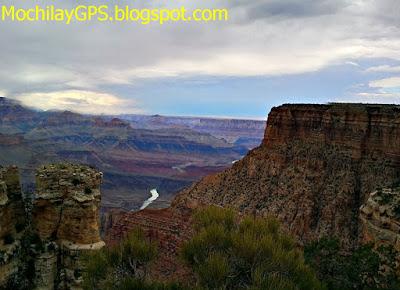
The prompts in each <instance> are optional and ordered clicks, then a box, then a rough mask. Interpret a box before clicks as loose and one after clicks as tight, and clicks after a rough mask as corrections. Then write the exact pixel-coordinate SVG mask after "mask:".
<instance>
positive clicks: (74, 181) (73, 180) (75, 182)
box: [72, 178, 81, 186]
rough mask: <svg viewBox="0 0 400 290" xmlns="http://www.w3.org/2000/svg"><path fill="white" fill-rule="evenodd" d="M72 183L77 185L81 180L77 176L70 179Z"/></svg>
mask: <svg viewBox="0 0 400 290" xmlns="http://www.w3.org/2000/svg"><path fill="white" fill-rule="evenodd" d="M72 184H73V185H74V186H78V185H79V184H81V181H80V180H79V179H78V178H74V179H72Z"/></svg>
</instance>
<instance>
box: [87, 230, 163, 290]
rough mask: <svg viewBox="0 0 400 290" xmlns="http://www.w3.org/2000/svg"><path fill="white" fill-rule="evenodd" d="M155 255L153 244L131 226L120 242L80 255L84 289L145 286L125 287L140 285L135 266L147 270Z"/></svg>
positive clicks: (155, 249)
mask: <svg viewBox="0 0 400 290" xmlns="http://www.w3.org/2000/svg"><path fill="white" fill-rule="evenodd" d="M156 255H157V246H156V244H155V243H153V242H149V241H148V240H147V239H146V238H145V235H144V233H143V231H142V230H140V229H134V230H133V231H132V232H130V233H129V234H128V235H127V236H126V237H125V238H124V239H123V240H122V242H121V243H120V244H119V245H117V246H114V247H109V248H103V249H102V250H100V251H95V252H92V253H89V254H87V255H85V256H84V257H83V259H82V260H83V264H84V268H85V271H84V273H83V275H82V276H83V280H84V283H83V286H84V289H93V290H94V289H96V290H97V289H147V288H134V287H133V286H132V287H133V288H125V286H126V285H142V284H140V283H144V281H143V279H144V277H142V276H141V275H139V271H138V269H139V268H140V269H141V270H142V272H143V271H144V273H146V267H147V264H148V263H149V262H150V261H152V260H153V259H154V258H155V257H156ZM135 283H136V284H135ZM125 284H126V285H125ZM124 285H125V286H124ZM135 287H136V286H135ZM148 289H152V288H148ZM154 289H156V288H154ZM157 289H158V288H157ZM159 289H163V288H159Z"/></svg>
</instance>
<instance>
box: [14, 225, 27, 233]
mask: <svg viewBox="0 0 400 290" xmlns="http://www.w3.org/2000/svg"><path fill="white" fill-rule="evenodd" d="M24 229H25V224H24V223H17V224H16V225H15V230H16V231H17V233H20V232H22V231H23V230H24Z"/></svg>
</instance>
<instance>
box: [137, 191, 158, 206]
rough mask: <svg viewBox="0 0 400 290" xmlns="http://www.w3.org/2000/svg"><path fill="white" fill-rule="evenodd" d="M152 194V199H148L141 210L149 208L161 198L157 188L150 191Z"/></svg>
mask: <svg viewBox="0 0 400 290" xmlns="http://www.w3.org/2000/svg"><path fill="white" fill-rule="evenodd" d="M150 193H151V197H149V199H147V200H145V202H143V204H142V206H141V207H140V210H142V209H145V208H146V207H148V206H149V205H150V204H152V203H153V201H155V200H156V199H157V198H158V197H159V196H160V195H159V194H158V192H157V189H156V188H154V189H152V190H150Z"/></svg>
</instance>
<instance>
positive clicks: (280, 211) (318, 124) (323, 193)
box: [172, 104, 400, 247]
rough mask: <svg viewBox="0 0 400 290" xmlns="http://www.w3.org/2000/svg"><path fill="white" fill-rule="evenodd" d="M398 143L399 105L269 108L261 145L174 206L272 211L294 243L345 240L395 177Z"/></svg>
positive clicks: (399, 165) (352, 240)
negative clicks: (362, 208) (373, 199)
mask: <svg viewBox="0 0 400 290" xmlns="http://www.w3.org/2000/svg"><path fill="white" fill-rule="evenodd" d="M399 144H400V107H399V106H392V105H362V104H329V105H283V106H280V107H276V108H273V109H272V111H271V113H270V114H269V117H268V121H267V127H266V130H265V137H264V140H263V142H262V144H261V146H260V147H258V148H256V149H254V150H252V151H251V152H250V153H249V154H248V155H247V156H246V157H245V158H244V159H242V160H241V161H239V162H237V163H236V164H234V165H233V167H232V168H230V169H227V170H225V171H224V172H222V173H219V174H216V175H212V176H208V177H206V178H204V179H203V180H201V181H200V182H198V183H196V184H194V185H193V186H192V187H190V188H189V189H186V190H184V191H183V192H181V193H180V194H179V195H178V196H177V197H176V198H175V200H174V202H173V205H172V206H173V208H174V209H176V210H181V211H182V210H183V211H185V210H190V209H193V208H196V207H198V206H200V205H203V204H217V205H221V206H227V207H233V208H235V209H237V210H239V211H242V212H246V213H251V214H257V215H264V216H266V215H274V216H277V217H278V218H279V219H280V220H281V222H282V223H283V225H284V226H285V227H286V228H287V229H288V230H289V231H290V232H291V233H293V234H295V235H296V236H297V238H298V240H299V242H300V243H304V242H307V241H310V240H314V239H317V238H320V237H322V236H337V237H338V238H340V240H341V241H342V242H343V244H344V245H347V246H349V247H351V246H353V245H355V244H357V243H358V241H359V238H360V232H361V230H360V226H359V225H360V223H359V219H358V216H359V208H360V206H361V205H362V204H364V202H366V200H367V199H368V197H369V194H370V193H371V192H373V191H374V190H375V189H376V188H378V187H381V186H385V185H388V184H391V183H393V182H394V181H395V180H397V179H398V178H399V177H400V146H399Z"/></svg>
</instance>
